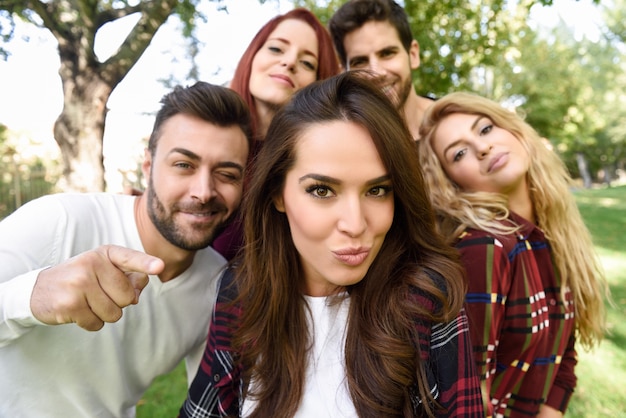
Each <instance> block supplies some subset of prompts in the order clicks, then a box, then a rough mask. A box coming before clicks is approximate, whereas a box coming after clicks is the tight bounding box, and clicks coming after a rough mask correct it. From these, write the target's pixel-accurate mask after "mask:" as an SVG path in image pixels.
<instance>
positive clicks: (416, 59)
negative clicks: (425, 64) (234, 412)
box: [409, 39, 420, 70]
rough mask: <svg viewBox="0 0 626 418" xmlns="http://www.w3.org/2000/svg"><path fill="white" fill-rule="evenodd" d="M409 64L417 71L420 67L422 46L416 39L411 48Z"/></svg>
mask: <svg viewBox="0 0 626 418" xmlns="http://www.w3.org/2000/svg"><path fill="white" fill-rule="evenodd" d="M409 64H410V65H411V69H412V70H417V69H418V68H419V66H420V44H419V43H417V41H416V40H415V39H413V41H412V42H411V46H410V47H409Z"/></svg>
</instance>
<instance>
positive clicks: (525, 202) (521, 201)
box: [509, 184, 537, 225]
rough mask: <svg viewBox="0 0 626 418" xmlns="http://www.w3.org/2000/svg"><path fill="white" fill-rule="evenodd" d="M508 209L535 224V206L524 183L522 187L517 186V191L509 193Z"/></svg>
mask: <svg viewBox="0 0 626 418" xmlns="http://www.w3.org/2000/svg"><path fill="white" fill-rule="evenodd" d="M509 210H511V211H513V212H515V213H516V214H518V215H519V216H521V217H522V218H524V219H526V220H527V221H529V222H532V223H533V224H535V225H537V220H536V219H535V208H534V205H533V202H532V200H531V198H530V192H529V191H528V186H527V185H526V184H524V187H520V188H519V192H517V193H515V194H510V195H509Z"/></svg>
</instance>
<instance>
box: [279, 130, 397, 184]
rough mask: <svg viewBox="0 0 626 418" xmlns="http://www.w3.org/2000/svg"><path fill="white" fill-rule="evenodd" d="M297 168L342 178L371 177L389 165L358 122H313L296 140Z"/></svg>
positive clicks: (295, 168) (300, 170)
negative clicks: (384, 162)
mask: <svg viewBox="0 0 626 418" xmlns="http://www.w3.org/2000/svg"><path fill="white" fill-rule="evenodd" d="M295 156H296V159H295V162H294V165H293V166H292V170H291V171H293V172H297V173H299V174H302V173H303V172H315V173H318V174H325V175H329V176H333V177H336V178H339V179H344V180H346V179H357V178H363V177H365V178H367V179H371V178H374V177H378V176H381V175H384V174H385V173H386V172H387V170H386V169H385V167H384V165H383V163H382V160H381V158H380V155H379V153H378V150H377V149H376V145H375V144H374V141H373V140H372V137H371V136H370V134H369V132H368V131H367V129H365V128H364V127H362V126H360V125H357V124H356V123H354V122H347V121H332V122H324V123H317V124H314V125H311V126H309V127H308V128H307V129H306V130H305V131H304V132H303V133H302V135H301V136H300V138H299V139H298V140H297V141H296V144H295Z"/></svg>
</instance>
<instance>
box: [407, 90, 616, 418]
mask: <svg viewBox="0 0 626 418" xmlns="http://www.w3.org/2000/svg"><path fill="white" fill-rule="evenodd" d="M420 134H421V139H420V141H418V146H419V155H420V164H421V166H422V167H423V169H424V177H425V179H426V182H427V183H428V186H429V187H430V189H431V190H433V193H431V194H430V198H431V200H432V203H433V206H434V208H435V211H436V213H437V215H438V216H439V220H440V221H441V222H440V224H441V229H442V232H443V233H444V235H445V236H447V237H448V238H449V240H450V242H451V243H454V244H455V245H456V247H457V248H458V249H459V251H460V253H461V257H462V261H463V264H464V266H465V268H466V270H467V276H468V294H467V299H466V301H467V304H466V309H467V315H468V318H469V322H470V330H471V334H472V342H473V344H474V355H475V360H476V364H477V368H478V372H479V374H480V377H481V380H482V391H483V396H484V398H485V401H484V402H485V411H486V413H487V415H488V416H494V417H505V416H506V417H530V416H539V417H544V418H547V417H561V416H562V415H563V413H564V412H565V410H566V408H567V404H568V402H569V399H570V396H571V395H572V393H573V391H574V388H575V386H576V375H575V374H574V366H575V365H576V350H575V346H574V343H575V341H576V339H578V341H579V342H581V343H582V345H583V346H584V347H587V348H589V347H592V346H593V345H595V344H596V343H598V342H599V341H600V339H601V338H602V336H603V333H604V329H605V324H604V311H603V308H604V297H605V296H606V295H607V293H606V292H607V291H606V282H605V280H604V277H603V274H602V272H601V270H600V267H599V263H598V261H597V258H596V256H595V255H594V251H593V246H592V242H591V238H590V235H589V232H588V231H587V228H586V227H585V224H584V223H583V220H582V218H581V216H580V213H579V212H578V208H577V206H576V203H575V201H574V199H573V197H572V195H571V193H570V187H571V178H570V176H569V175H568V173H567V171H566V169H565V166H564V164H563V163H562V162H561V160H560V159H559V158H558V156H557V155H556V154H555V153H554V152H553V151H552V150H550V149H549V148H547V147H546V145H545V143H544V142H543V141H542V139H541V138H540V136H539V135H538V134H537V132H536V131H535V130H534V129H533V128H532V127H531V126H530V125H528V124H527V123H526V122H524V120H523V119H522V118H520V117H519V116H518V115H517V114H516V113H514V112H511V111H509V110H507V109H505V108H503V107H502V106H500V105H499V104H498V103H496V102H494V101H491V100H488V99H486V98H483V97H480V96H476V95H473V94H468V93H452V94H449V95H448V96H445V97H443V98H441V99H439V100H438V101H436V102H435V103H434V104H433V106H432V107H431V108H430V109H429V110H428V111H427V112H426V116H425V118H424V120H423V122H422V126H421V128H420Z"/></svg>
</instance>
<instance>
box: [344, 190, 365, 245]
mask: <svg viewBox="0 0 626 418" xmlns="http://www.w3.org/2000/svg"><path fill="white" fill-rule="evenodd" d="M338 210H339V221H338V222H337V229H339V231H341V232H342V233H344V234H346V235H348V236H350V237H358V236H360V235H361V234H363V233H364V232H365V230H366V229H367V220H366V219H365V212H364V210H363V207H362V204H361V200H360V199H359V198H358V197H357V196H355V197H351V198H346V200H345V202H344V204H343V205H339V207H338Z"/></svg>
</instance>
